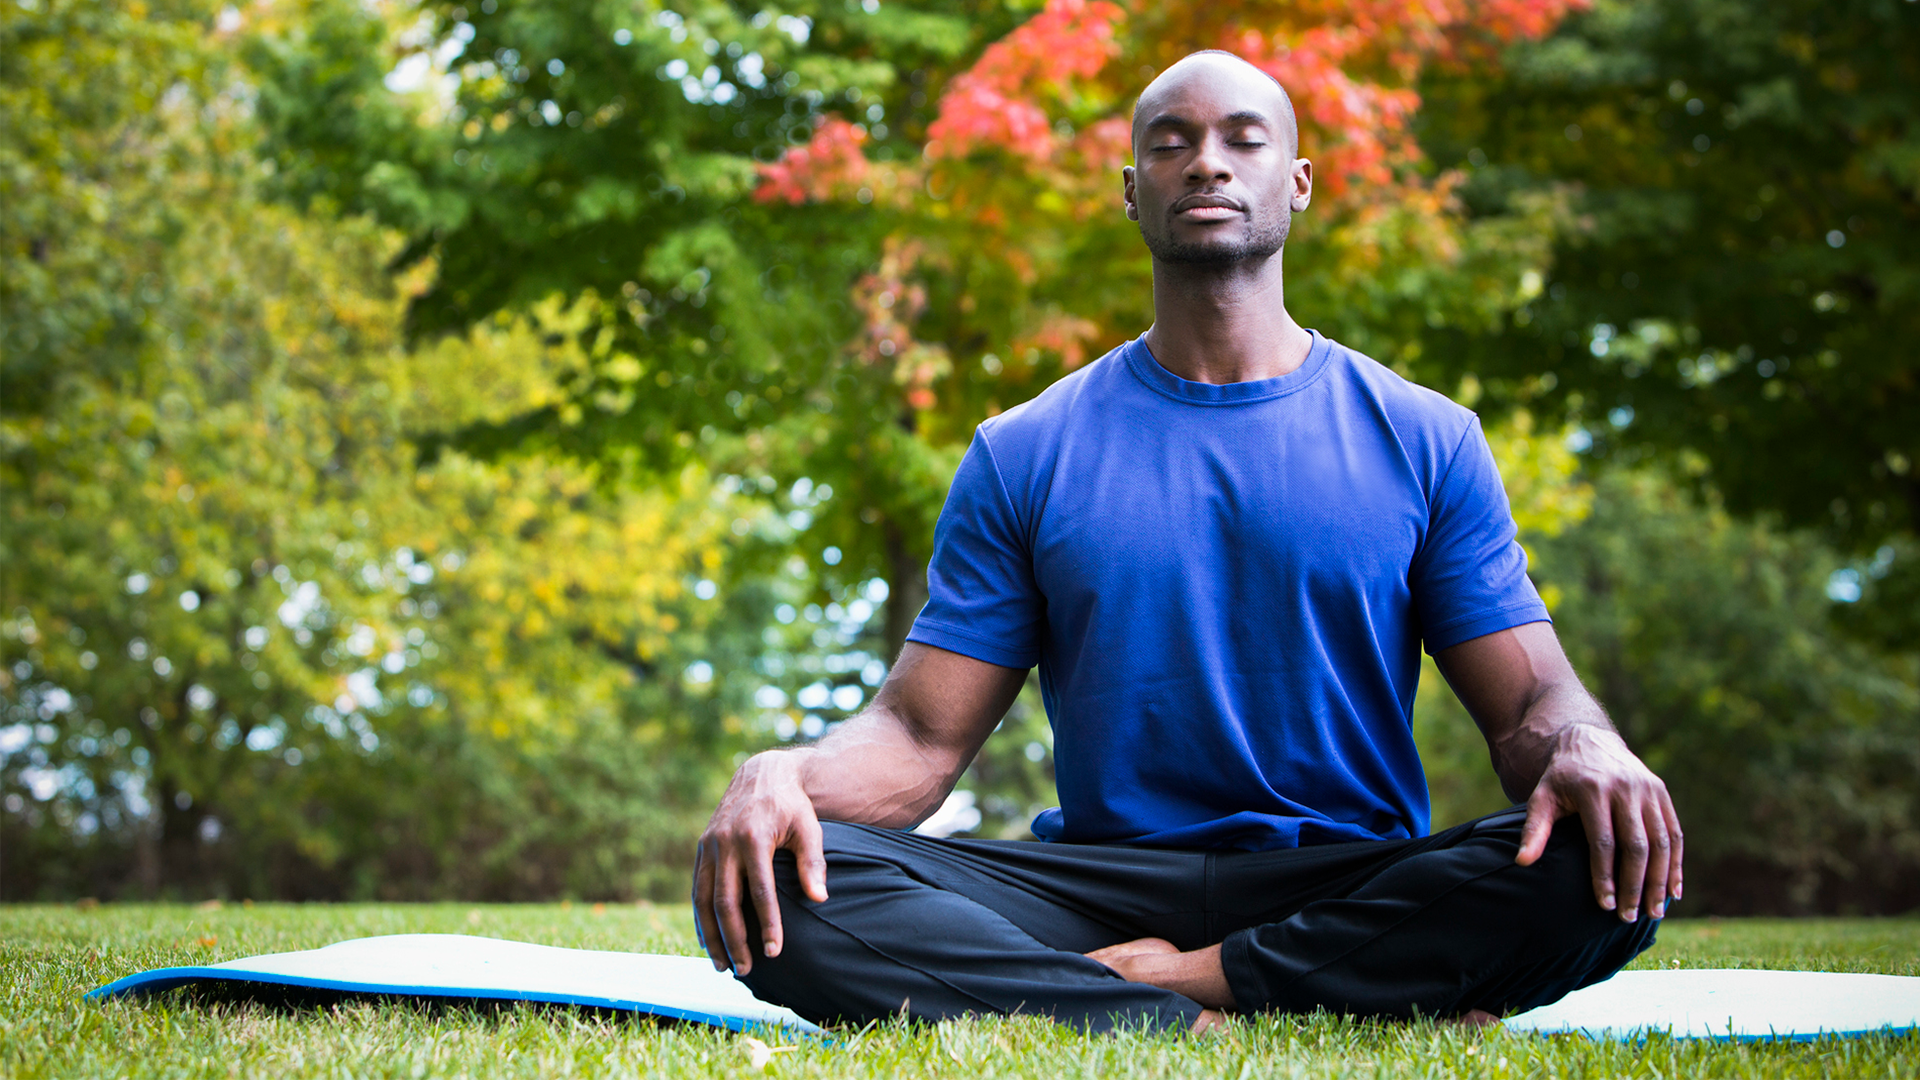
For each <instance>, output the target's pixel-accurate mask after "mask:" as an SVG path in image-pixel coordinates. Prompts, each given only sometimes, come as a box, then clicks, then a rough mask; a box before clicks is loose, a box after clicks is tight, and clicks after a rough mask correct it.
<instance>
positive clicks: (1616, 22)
mask: <svg viewBox="0 0 1920 1080" xmlns="http://www.w3.org/2000/svg"><path fill="white" fill-rule="evenodd" d="M1916 14H1920V11H1917V10H1916V8H1915V7H1914V6H1913V5H1910V4H1904V3H1900V2H1898V0H1884V2H1864V0H1861V2H1849V3H1840V4H1825V5H1817V6H1816V5H1797V4H1785V5H1768V6H1761V5H1754V4H1747V3H1740V2H1736V0H1632V2H1626V3H1616V2H1611V0H1599V2H1597V3H1596V4H1594V5H1592V6H1591V7H1589V6H1586V5H1582V4H1577V3H1569V2H1563V0H1502V2H1499V3H1479V4H1465V3H1460V4H1451V3H1442V4H1426V3H1423V4H1412V3H1407V2H1405V0H1350V2H1346V3H1339V4H1333V3H1327V4H1317V3H1316V4H1298V3H1288V4H1280V3H1263V2H1243V3H1234V4H1226V5H1219V4H1212V5H1197V4H1187V3H1180V4H1174V5H1171V6H1168V5H1145V4H1120V3H1111V2H1106V0H1051V2H1049V3H1044V4H1041V3H1021V2H1012V3H998V4H988V3H981V2H977V0H926V2H915V3H905V2H896V0H885V2H881V0H864V2H852V0H848V2H844V3H841V2H833V3H826V4H817V5H803V6H799V7H794V8H792V9H787V8H778V9H776V8H772V7H762V6H759V5H757V4H736V3H726V2H720V0H692V2H674V3H668V4H660V3H655V2H651V0H610V2H596V3H591V4H561V3H549V2H544V0H472V2H466V0H462V2H458V3H443V2H427V3H412V2H399V0H394V2H389V3H383V4H374V5H368V4H363V3H359V2H357V0H266V2H259V3H252V4H246V5H234V6H231V7H228V6H222V5H220V4H217V3H211V2H205V0H174V2H169V3H150V4H146V5H135V6H129V5H124V4H108V3H104V2H100V0H26V2H24V3H23V2H22V0H0V124H4V129H3V131H4V137H0V165H3V168H0V185H4V188H0V200H3V201H4V205H5V207H6V209H5V212H4V213H5V216H4V219H3V220H0V266H3V267H4V271H3V272H4V280H3V281H0V289H3V290H4V291H3V292H0V320H3V322H0V344H3V345H4V354H0V365H3V366H0V378H3V379H4V383H3V384H0V390H3V391H4V400H3V401H0V474H3V475H4V477H5V484H4V491H0V498H4V499H5V501H6V506H5V513H4V516H3V518H0V556H3V558H4V565H3V566H0V584H4V587H5V598H4V605H5V611H4V613H0V614H3V615H4V621H0V653H4V656H3V657H0V659H3V660H4V663H5V670H4V671H3V672H0V707H4V709H5V710H6V712H5V716H4V717H3V718H0V754H4V758H0V790H3V791H4V799H5V805H4V812H3V813H0V895H4V896H5V897H7V898H23V897H30V896H49V897H50V896H72V895H103V896H104V895H125V896H137V895H233V896H248V895H250V896H263V897H264V896H300V897H349V896H370V897H425V896H472V897H488V898H531V897H540V896H556V895H559V896H580V897H633V896H646V895H653V896H660V897H673V896H677V895H680V894H681V891H682V889H683V888H684V882H685V875H686V869H687V866H688V865H689V863H690V850H691V847H690V845H691V839H692V837H693V835H694V834H695V833H696V832H697V830H698V825H699V823H700V821H702V820H703V819H704V816H705V813H706V810H707V808H708V806H710V804H711V800H712V799H713V798H714V797H715V796H716V795H717V792H718V789H719V786H720V785H722V784H724V782H725V778H726V776H727V774H728V773H729V772H730V771H731V768H732V766H733V763H734V762H735V761H736V760H737V759H738V757H739V755H741V754H743V753H745V752H748V751H750V750H752V749H756V748H759V747H763V746H767V745H776V744H779V743H781V742H786V741H792V740H799V739H807V738H812V737H817V736H818V735H819V734H821V733H822V732H823V731H824V730H826V729H827V727H828V726H829V725H831V724H833V723H835V722H837V721H838V720H839V719H842V718H844V717H845V716H848V715H851V714H852V713H853V712H854V711H857V710H858V709H859V708H860V707H861V705H862V704H863V703H864V702H865V701H866V700H867V699H868V698H869V697H870V695H871V693H872V688H873V687H874V686H877V685H878V683H879V682H880V681H881V680H882V679H883V678H884V676H885V672H886V668H887V665H888V663H890V662H891V660H892V658H893V656H894V654H895V652H896V651H897V650H898V647H899V644H900V642H901V640H902V639H903V638H904V635H905V632H906V629H907V627H908V625H910V622H911V619H912V617H913V615H914V614H915V612H916V611H917V610H918V607H919V605H920V603H921V602H923V600H924V566H925V558H926V552H927V549H928V545H929V543H930V539H931V531H932V522H933V520H934V517H935V516H936V515H937V513H938V510H939V506H940V503H941V501H942V499H943V498H944V495H945V490H946V484H947V481H948V478H949V476H950V474H951V471H952V468H953V466H954V464H955V463H956V462H957V459H958V454H959V452H960V450H961V449H962V448H964V446H965V443H966V440H967V439H968V438H969V437H970V435H971V432H972V429H973V426H974V425H975V424H976V423H977V422H978V421H979V420H980V419H981V418H983V417H985V416H988V415H992V414H993V413H996V412H998V411H1000V410H1003V409H1005V408H1008V407H1011V406H1013V405H1015V404H1018V403H1019V402H1020V401H1023V400H1025V399H1027V398H1029V397H1031V396H1032V395H1033V394H1035V393H1037V392H1039V390H1040V389H1042V388H1043V387H1045V386H1046V385H1047V384H1048V383H1050V382H1051V381H1053V380H1054V379H1056V378H1058V377H1059V376H1060V375H1062V374H1064V373H1065V372H1067V371H1069V370H1072V369H1073V368H1075V367H1077V366H1078V365H1080V364H1083V363H1085V362H1087V361H1089V360H1091V359H1093V358H1095V357H1097V356H1099V355H1100V354H1101V353H1103V352H1104V351H1106V350H1107V349H1109V348H1111V347H1112V346H1114V345H1115V344H1118V343H1119V342H1120V341H1123V340H1125V339H1126V338H1128V337H1131V336H1133V335H1134V334H1136V333H1138V332H1139V331H1140V330H1141V329H1144V327H1145V325H1146V323H1147V321H1148V319H1149V318H1150V316H1151V308H1150V302H1149V296H1148V291H1147V286H1148V282H1149V280H1150V268H1149V265H1148V262H1147V260H1146V258H1145V253H1144V250H1143V249H1142V248H1141V246H1140V245H1139V243H1138V239H1137V237H1136V236H1135V235H1134V234H1133V231H1132V228H1131V226H1129V225H1128V224H1127V223H1126V222H1125V220H1124V219H1123V218H1122V217H1121V216H1120V215H1119V214H1118V213H1117V211H1116V207H1117V199H1116V194H1117V187H1118V179H1117V171H1118V168H1119V166H1120V165H1122V164H1124V163H1125V162H1126V160H1127V145H1126V142H1127V116H1128V112H1129V110H1130V108H1131V103H1132V97H1133V95H1134V94H1135V93H1137V92H1138V89H1139V88H1140V87H1141V86H1142V85H1144V83H1145V82H1146V81H1147V79H1149V78H1150V77H1151V75H1152V74H1153V73H1154V72H1155V71H1157V70H1159V69H1161V68H1163V67H1164V66H1165V65H1167V64H1168V63H1171V62H1172V61H1173V60H1175V59H1177V58H1178V57H1179V56H1181V55H1184V54H1185V53H1186V52H1189V51H1191V50H1193V49H1197V48H1209V47H1221V48H1229V49H1232V50H1234V51H1237V52H1239V53H1241V54H1242V55H1244V56H1247V57H1248V58H1250V59H1252V60H1254V61H1255V62H1257V63H1260V64H1262V65H1263V66H1265V67H1267V68H1268V69H1269V70H1271V71H1273V72H1274V73H1275V74H1276V76H1278V77H1280V78H1281V79H1282V80H1283V81H1284V82H1285V83H1286V84H1287V85H1288V86H1289V88H1290V89H1291V90H1292V92H1293V94H1294V96H1295V100H1296V102H1297V104H1298V106H1299V111H1300V115H1301V119H1302V142H1303V153H1305V154H1307V155H1308V156H1311V157H1313V158H1314V159H1315V162H1316V169H1317V175H1318V176H1319V178H1320V185H1319V192H1318V195H1319V197H1318V199H1317V200H1316V203H1315V206H1314V208H1313V210H1312V211H1311V212H1310V213H1309V214H1307V215H1304V216H1302V217H1301V218H1300V219H1299V220H1298V222H1297V223H1296V229H1295V241H1294V243H1293V244H1292V245H1291V248H1290V251H1289V259H1290V263H1289V266H1290V270H1291V282H1290V284H1291V286H1292V289H1291V292H1292V296H1291V297H1290V305H1291V306H1293V307H1294V309H1295V310H1296V313H1297V314H1298V315H1299V316H1300V317H1301V318H1302V320H1303V321H1305V322H1307V323H1308V324H1309V325H1314V326H1317V327H1319V328H1321V329H1323V330H1325V331H1326V332H1328V333H1329V334H1331V335H1333V336H1335V337H1338V338H1340V339H1341V340H1343V341H1346V342H1348V343H1350V344H1352V345H1354V346H1356V347H1358V348H1361V349H1363V350H1365V351H1367V352H1369V353H1370V354H1371V355H1373V356H1375V357H1376V358H1378V359H1380V360H1381V361H1382V362H1384V363H1388V364H1390V365H1392V366H1394V367H1395V368H1396V369H1397V370H1399V371H1401V372H1402V373H1403V374H1406V375H1408V376H1409V377H1411V378H1415V379H1417V380H1419V381H1423V382H1426V383H1428V384H1429V385H1433V386H1436V387H1437V388H1440V389H1442V390H1445V391H1447V392H1449V393H1451V394H1453V395H1454V396H1455V397H1456V398H1458V399H1459V400H1461V401H1463V402H1464V403H1466V404H1469V405H1471V406H1474V407H1476V408H1478V409H1480V410H1481V411H1482V412H1483V414H1484V415H1485V416H1486V417H1487V419H1488V422H1489V431H1490V435H1491V437H1492V438H1493V441H1494V444H1495V450H1496V454H1497V456H1498V457H1499V459H1500V461H1501V464H1502V468H1503V471H1504V473H1505V475H1506V478H1507V480H1508V484H1509V487H1510V489H1511V491H1512V494H1513V497H1514V502H1515V507H1516V511H1517V514H1518V516H1519V518H1520V521H1521V525H1522V530H1523V541H1524V542H1525V543H1526V544H1527V546H1528V549H1529V553H1530V555H1531V556H1532V557H1533V560H1534V561H1533V570H1534V573H1535V577H1536V580H1537V581H1538V582H1539V583H1540V585H1541V588H1542V591H1543V593H1544V594H1545V595H1546V596H1547V598H1548V601H1549V603H1550V605H1552V607H1553V609H1554V611H1555V614H1556V618H1557V620H1558V621H1559V625H1560V630H1561V635H1562V637H1563V640H1565V641H1566V642H1567V644H1568V647H1569V651H1570V652H1571V653H1572V654H1573V656H1574V660H1575V663H1576V665H1578V666H1579V668H1580V669H1581V670H1582V671H1583V673H1585V675H1586V677H1587V678H1588V680H1589V681H1590V682H1591V683H1592V684H1593V685H1594V688H1595V689H1596V691H1598V692H1599V693H1600V694H1601V695H1602V697H1603V699H1605V700H1606V701H1607V702H1608V703H1609V705H1610V707H1611V708H1612V709H1613V711H1614V713H1615V716H1616V719H1617V720H1618V721H1619V723H1620V725H1621V727H1622V729H1623V731H1624V732H1625V733H1626V735H1627V737H1628V739H1629V741H1630V742H1632V743H1633V744H1634V745H1635V746H1636V747H1637V748H1638V749H1640V750H1641V752H1642V753H1643V754H1645V755H1647V756H1648V758H1649V760H1650V761H1651V762H1652V763H1653V764H1654V765H1655V767H1656V768H1659V769H1661V770H1662V771H1663V772H1664V773H1665V774H1666V775H1667V776H1668V777H1669V779H1670V781H1671V783H1672V786H1673V788H1674V790H1675V792H1676V797H1677V798H1678V799H1679V801H1680V802H1681V806H1682V811H1683V813H1684V814H1685V815H1686V820H1687V822H1688V827H1689V833H1688V834H1689V851H1690V855H1691V856H1692V857H1691V858H1690V864H1691V867H1692V868H1691V869H1690V873H1689V885H1690V888H1689V902H1688V907H1689V909H1690V910H1692V911H1705V910H1714V911H1727V912H1745V911H1798V910H1900V909H1904V908H1907V907H1911V906H1913V905H1915V904H1916V903H1920V895H1916V893H1915V886H1914V885H1913V882H1914V881H1916V880H1920V874H1917V873H1916V871H1920V821H1916V814H1917V813H1920V807H1916V805H1915V804H1916V801H1920V790H1916V785H1915V784H1914V782H1913V777H1914V776H1916V775H1920V769H1917V768H1916V766H1917V765H1920V761H1916V755H1920V749H1916V748H1920V652H1917V651H1916V646H1915V640H1916V639H1915V637H1914V631H1915V626H1914V617H1913V613H1914V612H1915V611H1916V610H1920V585H1916V584H1915V582H1916V581H1920V575H1916V572H1915V571H1914V570H1913V567H1912V564H1916V563H1917V562H1920V558H1917V557H1916V555H1915V552H1916V551H1920V547H1917V546H1916V545H1915V542H1914V538H1913V531H1914V528H1915V520H1916V518H1915V515H1914V507H1915V505H1916V502H1915V500H1916V490H1917V489H1916V488H1915V486H1914V483H1915V481H1914V477H1913V472H1912V463H1913V461H1914V459H1915V457H1916V456H1920V445H1916V444H1915V442H1914V440H1915V437H1916V436H1915V432H1916V431H1920V416H1917V415H1916V408H1915V403H1914V396H1913V395H1914V379H1915V371H1916V365H1915V362H1914V360H1913V352H1912V350H1911V348H1910V347H1909V346H1906V344H1905V343H1906V342H1907V341H1909V340H1911V338H1912V334H1911V333H1904V331H1909V330H1911V329H1912V328H1911V327H1910V326H1909V325H1908V324H1909V323H1910V322H1911V320H1912V315H1911V314H1910V312H1911V310H1912V308H1913V305H1912V304H1911V303H1908V302H1903V301H1905V300H1908V299H1910V298H1909V297H1908V296H1907V294H1908V292H1910V291H1911V289H1912V280H1913V268H1912V267H1913V260H1912V257H1911V255H1910V254H1908V252H1907V251H1906V249H1905V247H1903V246H1902V244H1903V238H1904V237H1907V236H1910V235H1913V233H1914V231H1915V230H1914V228H1913V226H1914V225H1915V224H1916V222H1915V218H1914V215H1915V213H1916V211H1915V205H1916V200H1915V196H1916V194H1920V173H1916V172H1915V162H1917V161H1920V147H1917V146H1916V143H1915V141H1914V135H1913V131H1912V126H1911V125H1912V120H1911V117H1912V115H1913V106H1914V104H1915V103H1914V101H1913V96H1914V94H1915V90H1914V87H1915V86H1917V85H1920V81H1916V80H1915V78H1914V75H1915V72H1914V71H1913V65H1914V64H1915V63H1916V61H1915V59H1914V58H1915V57H1916V56H1920V49H1915V48H1912V47H1911V46H1912V45H1913V44H1914V34H1915V29H1916V23H1917V22H1920V20H1917V19H1916ZM1836 238H1837V239H1836ZM1909 246H1910V245H1909ZM1416 731H1417V734H1418V735H1419V737H1420V738H1421V741H1422V746H1423V752H1424V754H1425V756H1426V759H1427V762H1428V766H1429V774H1430V785H1431V787H1432V790H1433V793H1434V797H1435V824H1436V825H1444V824H1449V823H1451V822H1452V821H1454V820H1459V819H1460V818H1463V817H1466V816H1470V815H1471V814H1474V813H1480V812H1484V811H1486V810H1490V809H1494V808H1497V807H1498V806H1499V805H1501V804H1502V803H1503V802H1504V800H1503V799H1502V798H1501V796H1500V795H1499V792H1498V790H1497V786H1496V785H1494V784H1493V781H1492V776H1491V772H1490V769H1489V768H1488V766H1487V764H1486V753H1485V747H1484V744H1483V743H1481V742H1480V741H1479V739H1478V736H1477V734H1476V733H1475V732H1474V731H1473V729H1472V723H1471V721H1470V720H1469V719H1468V718H1466V717H1465V716H1464V714H1463V713H1462V712H1461V710H1460V708H1459V706H1458V704H1457V703H1456V702H1454V701H1453V699H1452V698H1451V695H1450V694H1449V693H1448V692H1447V691H1446V688H1445V686H1444V683H1442V682H1441V681H1440V680H1439V679H1438V677H1437V675H1435V674H1433V673H1432V672H1431V671H1429V677H1428V678H1427V679H1426V680H1425V682H1424V683H1423V686H1422V691H1421V698H1420V702H1419V706H1418V709H1417V719H1416ZM1051 760H1052V759H1051V744H1050V739H1049V736H1048V733H1047V727H1046V720H1045V716H1044V713H1043V711H1042V710H1041V708H1040V706H1039V703H1038V701H1037V695H1034V694H1028V695H1024V696H1023V697H1022V699H1021V701H1020V702H1019V703H1018V704H1017V705H1016V707H1015V709H1014V710H1013V712H1012V713H1011V714H1010V715H1009V717H1008V719H1007V721H1006V722H1005V723H1004V724H1003V725H1002V731H1001V732H1000V733H999V734H998V735H997V736H996V737H995V738H994V739H993V740H991V741H990V742H989V743H988V747H987V749H986V751H985V752H983V754H982V756H981V758H980V759H979V760H978V761H977V762H976V763H975V765H974V767H973V768H972V769H971V770H970V771H969V773H968V775H967V777H966V778H965V779H964V780H963V781H962V785H961V790H960V791H958V792H956V795H955V798H954V799H952V800H950V801H949V804H948V805H947V806H946V807H944V808H943V809H942V811H941V812H940V813H939V814H938V815H936V820H935V821H934V822H932V823H930V824H932V825H933V826H935V827H938V828H940V829H942V830H960V831H972V832H978V833H981V834H987V835H1012V836H1017V835H1024V833H1025V827H1026V822H1027V821H1028V820H1030V818H1031V816H1032V814H1033V813H1034V812H1035V811H1036V810H1038V809H1039V808H1041V807H1044V806H1046V805H1049V804H1050V800H1051V798H1052V779H1051Z"/></svg>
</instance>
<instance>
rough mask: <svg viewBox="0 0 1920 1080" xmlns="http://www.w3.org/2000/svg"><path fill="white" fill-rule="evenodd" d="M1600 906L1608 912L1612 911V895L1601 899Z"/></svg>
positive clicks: (1609, 894)
mask: <svg viewBox="0 0 1920 1080" xmlns="http://www.w3.org/2000/svg"><path fill="white" fill-rule="evenodd" d="M1600 906H1601V907H1603V908H1606V909H1607V910H1608V911H1612V910H1613V894H1612V893H1608V894H1607V895H1605V896H1603V897H1601V898H1600Z"/></svg>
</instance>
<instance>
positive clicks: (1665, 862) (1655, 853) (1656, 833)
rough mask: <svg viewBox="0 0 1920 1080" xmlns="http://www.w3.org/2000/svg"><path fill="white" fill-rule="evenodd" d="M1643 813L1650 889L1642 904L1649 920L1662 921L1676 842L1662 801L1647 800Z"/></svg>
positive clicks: (1643, 894)
mask: <svg viewBox="0 0 1920 1080" xmlns="http://www.w3.org/2000/svg"><path fill="white" fill-rule="evenodd" d="M1640 813H1641V820H1642V821H1644V822H1645V826H1644V827H1645V829H1646V832H1647V885H1646V891H1645V892H1643V893H1642V894H1641V900H1642V902H1643V903H1644V905H1645V907H1646V912H1647V916H1648V917H1649V918H1654V919H1658V918H1661V917H1663V916H1665V915H1666V913H1667V875H1668V874H1669V873H1671V872H1672V871H1673V863H1672V854H1673V842H1672V840H1671V838H1669V837H1668V836H1667V819H1666V815H1664V814H1662V813H1661V812H1660V804H1659V802H1658V801H1656V800H1652V799H1649V800H1647V801H1646V802H1645V804H1644V805H1643V806H1642V807H1641V810H1640Z"/></svg>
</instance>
